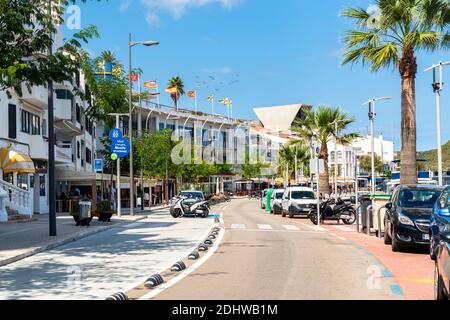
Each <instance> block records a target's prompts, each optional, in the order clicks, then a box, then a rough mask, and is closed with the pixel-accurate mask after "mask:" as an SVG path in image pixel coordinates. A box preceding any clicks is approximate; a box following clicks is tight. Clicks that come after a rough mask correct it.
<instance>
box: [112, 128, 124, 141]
mask: <svg viewBox="0 0 450 320" xmlns="http://www.w3.org/2000/svg"><path fill="white" fill-rule="evenodd" d="M109 139H111V141H114V140H120V139H123V133H122V130H120V129H118V128H114V129H111V131H110V132H109Z"/></svg>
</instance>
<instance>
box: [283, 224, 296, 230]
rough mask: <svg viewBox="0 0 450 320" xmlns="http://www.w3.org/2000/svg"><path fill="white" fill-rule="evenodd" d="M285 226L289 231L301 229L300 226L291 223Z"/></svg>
mask: <svg viewBox="0 0 450 320" xmlns="http://www.w3.org/2000/svg"><path fill="white" fill-rule="evenodd" d="M283 228H285V229H286V230H289V231H298V230H300V229H299V228H298V227H296V226H291V225H284V226H283Z"/></svg>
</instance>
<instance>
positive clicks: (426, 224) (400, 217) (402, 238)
mask: <svg viewBox="0 0 450 320" xmlns="http://www.w3.org/2000/svg"><path fill="white" fill-rule="evenodd" d="M441 191H442V188H441V187H437V186H431V185H416V186H405V185H400V186H398V187H397V188H396V189H395V191H394V193H393V194H392V197H391V202H390V203H388V204H387V205H386V209H387V210H386V215H385V221H384V243H385V244H390V245H391V246H392V251H394V252H395V251H400V250H401V248H402V246H421V245H426V246H429V244H430V224H431V214H432V211H433V207H434V204H435V203H436V200H437V199H438V198H439V195H440V194H441Z"/></svg>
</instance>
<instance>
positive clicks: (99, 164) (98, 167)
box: [94, 159, 103, 172]
mask: <svg viewBox="0 0 450 320" xmlns="http://www.w3.org/2000/svg"><path fill="white" fill-rule="evenodd" d="M94 171H95V172H102V171H103V159H95V160H94Z"/></svg>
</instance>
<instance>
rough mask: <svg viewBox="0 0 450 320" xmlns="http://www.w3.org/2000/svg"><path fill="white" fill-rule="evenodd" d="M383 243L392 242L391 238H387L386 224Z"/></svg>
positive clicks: (388, 243)
mask: <svg viewBox="0 0 450 320" xmlns="http://www.w3.org/2000/svg"><path fill="white" fill-rule="evenodd" d="M384 244H386V245H390V244H392V239H391V238H389V233H388V232H387V228H386V225H385V227H384Z"/></svg>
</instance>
